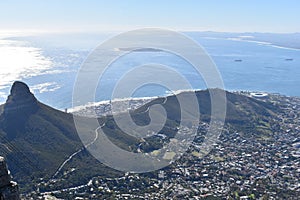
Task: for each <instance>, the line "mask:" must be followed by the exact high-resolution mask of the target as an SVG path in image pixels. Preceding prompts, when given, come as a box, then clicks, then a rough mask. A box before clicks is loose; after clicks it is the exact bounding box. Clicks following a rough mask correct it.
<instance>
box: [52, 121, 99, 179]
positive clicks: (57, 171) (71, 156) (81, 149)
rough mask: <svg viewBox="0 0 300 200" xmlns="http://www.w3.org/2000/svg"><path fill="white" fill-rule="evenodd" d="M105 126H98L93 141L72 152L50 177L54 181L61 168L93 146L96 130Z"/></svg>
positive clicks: (96, 134) (96, 132)
mask: <svg viewBox="0 0 300 200" xmlns="http://www.w3.org/2000/svg"><path fill="white" fill-rule="evenodd" d="M104 126H105V123H103V124H102V125H101V126H99V127H98V128H96V129H95V138H94V139H93V141H91V142H90V143H88V144H86V145H84V147H82V148H80V149H79V150H77V151H76V152H74V153H73V154H72V155H70V156H69V157H68V158H67V159H66V160H65V161H64V162H63V163H62V164H61V165H60V166H59V168H58V169H57V170H56V172H55V173H54V175H53V176H52V179H54V178H55V177H56V176H57V175H58V174H59V173H60V172H61V170H62V168H63V167H64V166H65V165H66V164H67V163H68V162H69V161H70V160H71V159H72V158H73V157H74V156H76V155H77V154H79V153H80V152H82V151H83V150H84V149H86V148H88V147H89V146H91V145H92V144H94V143H95V142H96V141H97V139H98V136H99V135H98V129H100V128H102V127H104Z"/></svg>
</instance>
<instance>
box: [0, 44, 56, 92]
mask: <svg viewBox="0 0 300 200" xmlns="http://www.w3.org/2000/svg"><path fill="white" fill-rule="evenodd" d="M51 67H52V62H51V60H50V59H49V58H46V57H44V56H43V55H42V51H41V49H39V48H36V47H30V46H29V45H28V44H26V42H22V41H14V40H0V80H1V81H0V89H3V88H6V87H9V86H10V84H11V83H12V82H13V81H15V80H20V79H23V78H28V77H33V76H36V75H38V74H41V73H43V72H46V71H47V70H49V69H50V68H51ZM0 95H1V94H0Z"/></svg>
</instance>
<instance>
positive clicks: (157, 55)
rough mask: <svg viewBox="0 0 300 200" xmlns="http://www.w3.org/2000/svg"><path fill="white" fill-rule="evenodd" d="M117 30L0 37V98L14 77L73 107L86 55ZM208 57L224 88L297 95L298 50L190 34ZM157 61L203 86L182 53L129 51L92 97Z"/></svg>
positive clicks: (153, 89) (147, 90)
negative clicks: (130, 72)
mask: <svg viewBox="0 0 300 200" xmlns="http://www.w3.org/2000/svg"><path fill="white" fill-rule="evenodd" d="M114 34H115V33H101V34H99V33H97V34H96V33H93V34H40V35H32V36H14V35H10V36H7V35H6V36H5V37H4V36H2V37H1V35H0V79H1V81H0V102H1V103H4V102H5V100H6V98H7V95H8V94H9V89H10V86H11V84H12V82H13V81H15V80H21V81H24V82H26V83H27V84H28V85H29V86H30V88H31V90H32V92H33V93H34V94H35V96H36V97H37V98H38V99H39V100H40V101H41V102H43V103H45V104H48V105H50V106H53V107H55V108H57V109H61V110H64V109H65V108H70V107H72V92H73V86H74V83H75V81H76V76H77V73H78V70H79V69H80V67H81V65H82V63H83V62H84V61H85V59H86V58H87V56H88V55H89V53H90V52H91V51H92V50H93V49H94V48H96V47H97V45H99V44H101V42H103V41H105V40H106V39H108V38H110V37H112V36H113V35H114ZM186 34H187V35H188V36H190V37H191V38H192V39H193V40H195V41H196V42H197V43H199V44H200V45H201V46H203V47H204V49H205V50H206V51H207V53H208V54H209V55H210V56H211V58H212V59H213V61H214V63H215V64H216V66H217V69H218V70H219V72H220V74H221V77H222V80H223V82H224V86H225V89H226V90H229V91H236V90H247V91H260V92H269V93H280V94H283V95H288V96H298V97H300V89H299V86H300V59H299V58H300V49H296V48H287V47H285V46H278V45H277V46H276V45H274V44H272V43H268V42H262V41H255V40H253V39H252V40H247V37H251V35H250V36H247V37H238V35H237V37H233V38H232V37H227V36H224V37H208V36H197V34H196V35H194V34H188V33H186ZM146 63H159V64H163V65H167V66H170V67H172V68H174V69H176V70H177V71H179V72H180V73H181V74H183V76H184V77H185V78H186V79H187V80H188V81H189V82H190V84H191V85H192V87H193V88H194V89H205V88H206V85H205V82H204V81H203V79H202V78H201V77H200V76H199V74H197V73H196V71H195V70H194V69H193V68H192V67H191V66H189V63H187V62H186V61H184V60H183V59H181V58H180V57H178V56H176V55H173V54H170V53H167V52H161V51H157V52H156V51H149V52H132V53H130V54H127V55H126V56H123V57H122V58H120V59H118V60H117V61H116V62H114V63H113V64H112V65H111V67H110V69H109V70H108V71H107V73H106V75H105V76H103V78H102V79H101V81H100V82H99V85H98V88H97V91H96V94H95V101H102V100H108V99H110V96H111V91H112V90H113V88H114V85H115V84H116V83H117V81H118V80H119V79H120V78H121V77H122V75H123V73H124V71H125V70H128V69H130V68H132V67H134V66H137V65H141V64H146ZM168 92H169V91H168V90H167V89H166V88H164V87H161V86H158V85H147V86H144V87H142V88H139V89H138V90H137V91H136V92H135V93H134V94H133V96H134V97H149V96H162V95H166V94H168Z"/></svg>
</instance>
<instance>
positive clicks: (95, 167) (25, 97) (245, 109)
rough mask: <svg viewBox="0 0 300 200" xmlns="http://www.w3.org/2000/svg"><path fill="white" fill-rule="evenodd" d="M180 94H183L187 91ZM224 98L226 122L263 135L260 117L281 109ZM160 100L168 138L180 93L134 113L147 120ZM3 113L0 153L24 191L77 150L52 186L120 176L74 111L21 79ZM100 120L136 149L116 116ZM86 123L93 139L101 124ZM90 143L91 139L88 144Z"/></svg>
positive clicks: (206, 105) (200, 96) (202, 94)
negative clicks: (97, 153)
mask: <svg viewBox="0 0 300 200" xmlns="http://www.w3.org/2000/svg"><path fill="white" fill-rule="evenodd" d="M179 95H185V92H184V93H181V94H179ZM196 96H197V100H198V102H199V107H200V112H201V120H202V121H205V122H209V120H210V110H211V102H210V95H209V91H208V90H205V91H198V92H196ZM220 98H221V96H220ZM226 98H227V115H226V123H227V124H230V125H232V126H234V127H235V128H236V129H237V130H239V129H240V130H246V131H247V130H249V131H251V132H254V131H258V134H259V133H260V132H259V130H258V128H257V127H258V126H257V124H258V123H259V122H260V121H268V120H269V118H271V117H272V116H273V115H274V116H275V114H274V112H277V111H279V110H278V108H277V107H276V106H274V105H272V104H271V103H266V102H263V101H259V100H256V99H254V98H250V97H246V96H243V95H238V94H233V93H229V92H226ZM156 103H159V104H162V105H163V106H164V107H165V109H166V111H167V114H168V120H167V123H166V125H165V127H164V128H163V129H162V130H161V132H160V133H162V134H165V135H166V136H167V137H169V138H171V137H174V135H175V134H176V126H178V124H179V121H180V107H179V104H178V101H177V98H176V96H169V97H167V98H166V99H165V98H158V99H155V100H153V101H151V102H150V103H148V104H146V105H144V106H142V107H141V108H139V109H137V110H134V111H132V112H131V116H132V118H133V120H134V121H135V122H136V123H137V124H140V125H145V124H147V123H149V112H148V107H149V106H151V105H153V104H156ZM0 113H1V115H0V155H2V156H5V157H6V159H7V162H8V164H9V166H10V168H11V171H12V174H13V176H14V177H15V179H16V180H17V181H18V182H19V184H20V188H21V190H23V191H29V190H30V189H32V188H31V186H33V185H35V183H38V182H39V179H40V178H43V179H44V180H45V181H47V180H50V179H51V178H52V177H53V175H54V174H55V172H57V169H58V168H59V167H60V166H61V164H62V163H63V162H64V161H66V159H68V158H70V156H71V155H72V154H74V152H77V151H79V153H78V154H76V155H75V156H74V157H73V158H72V159H70V162H68V163H66V165H65V166H63V167H62V171H60V172H59V173H58V174H57V177H55V178H61V180H60V181H57V182H56V183H55V184H56V185H55V184H54V185H52V186H51V187H52V189H59V188H62V187H67V186H70V187H71V186H75V185H79V184H82V183H83V182H87V181H88V180H89V179H90V178H91V177H93V176H97V175H98V176H110V177H111V176H120V175H121V174H122V173H120V172H118V171H116V170H113V169H110V168H108V167H106V166H104V165H103V164H101V163H99V162H98V161H97V160H96V159H95V158H93V157H92V156H91V155H90V154H89V153H88V152H87V151H86V150H85V148H84V145H83V144H82V142H81V140H80V139H79V137H78V135H77V132H76V128H75V125H74V121H73V116H72V115H71V114H68V113H64V112H61V111H58V110H55V109H53V108H51V107H49V106H47V105H44V104H42V103H40V102H39V101H38V100H37V99H36V98H35V97H34V95H33V94H32V93H30V90H29V88H28V86H27V85H26V84H24V83H22V82H15V83H14V84H13V86H12V89H11V94H10V95H9V97H8V99H7V102H6V103H5V104H4V105H2V106H0ZM119 115H120V116H122V114H119ZM98 120H99V121H100V123H99V124H103V123H104V122H105V126H104V127H103V130H104V132H105V133H106V134H107V136H108V137H109V138H110V139H111V141H112V142H114V143H115V144H117V145H118V146H120V147H121V148H123V149H126V150H129V149H131V150H133V151H136V149H137V148H138V146H139V145H140V141H139V140H137V139H136V138H134V137H132V136H129V135H127V134H125V133H124V132H123V131H121V130H120V129H119V128H118V126H117V125H116V123H115V121H114V119H113V117H112V116H107V117H103V118H99V119H98ZM82 125H83V126H82V128H83V132H85V133H86V135H87V138H88V140H89V141H92V140H93V139H94V137H95V129H96V128H97V127H92V126H89V119H88V118H82ZM267 128H268V127H267ZM268 131H269V132H270V131H271V129H270V128H269V130H268ZM262 133H263V132H262ZM147 140H148V146H145V148H144V149H142V150H145V151H151V150H153V149H158V148H160V147H161V145H162V143H161V141H157V140H156V139H154V138H149V139H147ZM87 143H88V141H86V142H85V144H87ZM70 169H76V170H75V171H74V172H72V173H71V174H70V175H66V176H65V175H63V172H64V171H68V170H70ZM22 187H23V188H22ZM45 187H46V186H45ZM48 189H49V188H48ZM45 190H47V187H46V188H45Z"/></svg>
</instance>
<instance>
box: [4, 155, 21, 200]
mask: <svg viewBox="0 0 300 200" xmlns="http://www.w3.org/2000/svg"><path fill="white" fill-rule="evenodd" d="M19 199H20V197H19V188H18V185H17V183H16V182H13V181H12V180H11V176H10V174H9V172H8V170H7V166H6V162H5V159H4V158H3V157H1V156H0V200H19Z"/></svg>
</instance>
